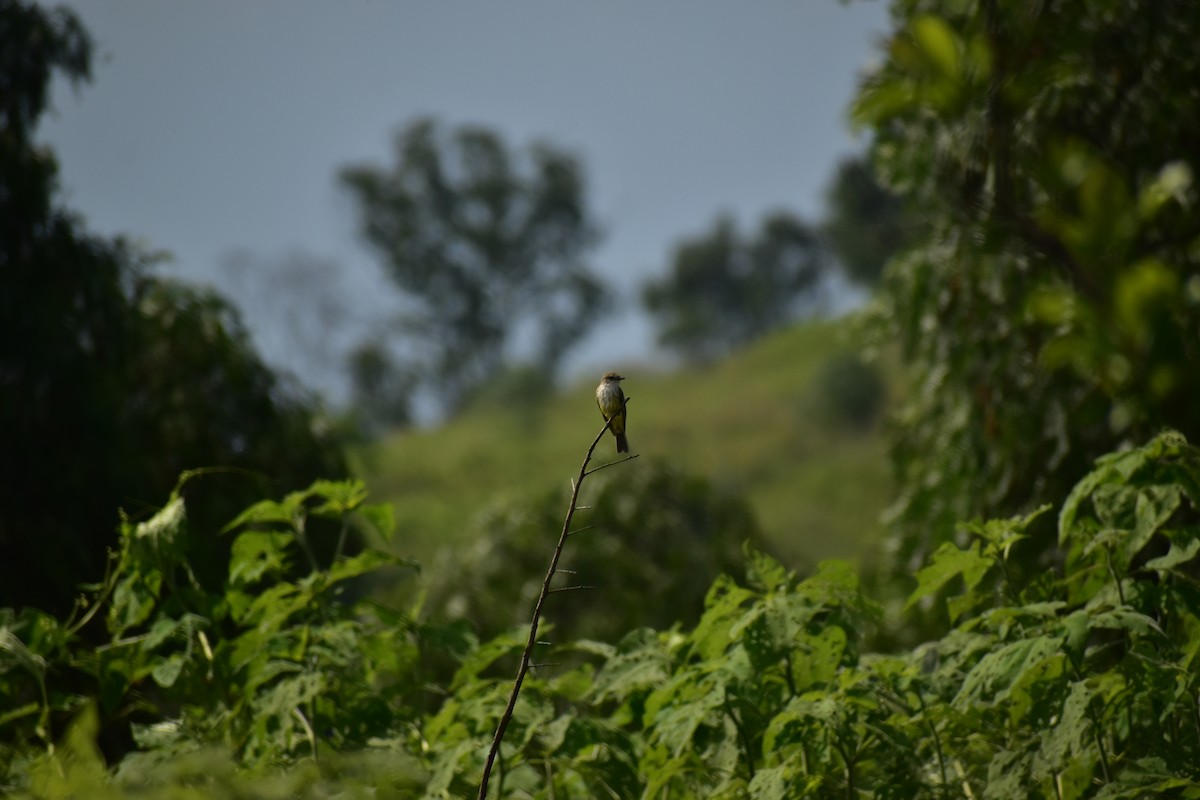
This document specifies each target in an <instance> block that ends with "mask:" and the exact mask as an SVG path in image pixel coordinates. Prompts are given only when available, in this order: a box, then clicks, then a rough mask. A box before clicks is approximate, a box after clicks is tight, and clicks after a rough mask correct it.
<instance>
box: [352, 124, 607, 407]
mask: <svg viewBox="0 0 1200 800" xmlns="http://www.w3.org/2000/svg"><path fill="white" fill-rule="evenodd" d="M395 150H396V152H395V156H396V163H395V164H394V165H393V166H391V167H388V168H381V167H377V166H359V167H350V168H347V169H344V170H343V171H342V173H341V180H342V184H343V185H344V186H345V187H346V189H347V190H348V191H349V192H350V194H351V196H352V197H353V199H354V201H355V203H356V206H357V209H358V211H359V214H360V217H361V225H360V228H361V232H362V235H363V237H364V238H365V240H366V241H367V242H368V243H369V244H370V245H371V247H372V248H373V249H374V250H375V251H376V252H377V253H378V254H379V256H380V258H381V259H382V260H383V263H384V265H385V267H386V268H387V270H388V273H389V275H390V276H391V277H392V279H393V280H394V281H395V282H396V284H397V285H398V286H399V287H400V289H401V290H402V292H403V293H404V299H405V302H406V303H407V304H408V308H407V311H406V312H405V316H404V319H403V321H402V326H401V328H402V331H401V332H402V334H403V335H404V337H405V346H406V348H407V350H408V351H409V352H410V353H411V354H412V358H413V363H412V364H406V365H404V366H405V368H406V369H409V370H410V371H414V372H415V373H416V374H417V375H418V376H419V377H420V378H422V379H423V381H424V383H425V386H426V388H429V389H433V390H434V391H436V392H437V393H438V395H439V396H440V398H441V399H442V400H443V401H445V402H447V403H448V404H449V405H450V407H452V408H453V407H455V406H457V405H458V404H459V403H460V402H462V401H463V400H464V399H465V398H466V397H467V396H468V395H470V394H471V392H472V391H474V390H475V389H476V388H478V387H479V386H481V385H483V384H484V383H486V382H487V381H488V380H489V379H490V378H492V377H493V376H495V375H496V374H497V373H498V372H499V370H500V369H501V368H502V366H503V362H504V359H505V358H506V357H507V356H510V355H511V353H509V352H508V348H509V346H510V345H511V343H512V339H513V338H514V336H515V335H516V334H517V333H518V330H519V326H520V325H524V324H526V323H527V322H528V323H530V324H532V325H533V326H534V327H535V328H536V331H535V335H536V346H537V348H538V352H537V354H536V361H537V363H538V364H539V366H540V367H541V368H542V369H544V370H545V371H547V372H549V373H551V374H553V373H554V372H555V371H556V369H557V367H558V365H559V363H560V362H561V360H562V358H563V356H564V355H565V354H566V353H567V352H568V350H569V349H570V348H571V347H572V346H573V345H574V344H575V343H576V342H578V341H579V339H580V338H581V337H582V336H583V335H584V334H585V333H586V332H587V331H588V330H589V329H590V328H591V327H592V325H593V324H594V323H595V322H596V321H597V319H599V317H600V316H601V315H602V314H603V313H604V312H605V311H606V310H607V308H608V302H609V293H608V291H607V289H606V288H605V286H604V285H603V284H602V283H601V282H600V281H599V280H598V279H597V278H596V277H595V276H593V275H592V274H591V273H590V272H589V271H588V270H587V269H586V268H585V266H584V265H583V263H582V258H583V256H584V255H585V253H586V252H587V251H588V250H589V249H590V248H591V246H592V245H593V244H594V243H595V241H596V239H597V231H596V228H595V224H594V223H593V221H592V220H591V218H590V213H589V211H588V209H587V206H586V202H585V197H584V175H583V170H582V167H581V166H580V164H579V162H578V161H577V160H576V159H575V158H573V157H572V156H570V155H568V154H566V153H564V152H562V151H559V150H557V149H555V148H553V147H551V146H549V145H545V144H538V145H535V146H533V147H531V148H529V150H528V152H527V153H524V154H520V153H516V152H513V151H511V150H510V149H509V148H507V147H506V145H505V143H504V142H503V141H502V140H501V138H500V137H499V136H498V135H497V134H496V133H495V132H493V131H490V130H487V129H485V128H477V127H469V126H467V127H461V128H458V129H456V130H454V131H453V132H452V133H451V134H450V135H448V136H447V135H446V134H444V133H443V132H442V131H441V129H440V128H439V126H438V125H437V124H436V123H435V122H434V121H433V120H432V119H421V120H417V121H416V122H413V123H412V124H410V125H409V126H408V127H406V128H405V129H404V130H403V131H402V132H401V133H400V134H399V135H398V136H397V137H396V141H395Z"/></svg>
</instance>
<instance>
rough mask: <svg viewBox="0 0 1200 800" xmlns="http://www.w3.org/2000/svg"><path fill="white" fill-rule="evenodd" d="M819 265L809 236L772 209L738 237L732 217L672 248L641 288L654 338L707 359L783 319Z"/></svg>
mask: <svg viewBox="0 0 1200 800" xmlns="http://www.w3.org/2000/svg"><path fill="white" fill-rule="evenodd" d="M824 269H825V261H824V258H823V256H822V252H821V248H820V245H819V242H818V240H817V237H816V235H815V234H814V233H813V232H812V231H811V230H810V229H809V227H808V226H807V225H805V224H804V222H802V221H801V220H799V219H797V218H796V217H794V216H792V215H790V214H787V213H783V212H777V213H775V214H771V215H769V216H767V217H766V218H765V219H763V221H762V223H761V225H760V227H759V230H758V233H757V234H756V235H755V236H754V237H753V238H750V239H745V238H743V237H742V236H741V235H740V234H739V233H738V231H737V228H736V226H735V224H734V222H733V220H732V219H730V218H729V217H721V218H719V219H718V220H717V221H716V223H715V224H714V225H713V227H712V228H711V229H710V230H709V231H708V232H707V233H704V234H701V235H700V236H697V237H695V238H693V239H688V240H685V241H683V242H681V243H680V244H679V245H677V246H676V248H675V253H674V256H673V257H672V264H671V267H670V272H669V274H668V275H667V276H666V277H664V278H662V279H661V280H657V281H654V280H652V281H647V282H646V284H645V285H644V286H643V287H642V303H643V305H644V306H645V307H646V310H647V311H649V312H650V314H651V315H652V316H654V317H655V318H656V320H657V324H658V341H659V343H660V344H662V345H663V346H664V347H667V348H669V349H671V350H674V351H676V352H678V353H680V354H681V355H683V356H684V358H686V359H687V360H689V361H693V362H704V361H710V360H712V359H714V358H716V357H718V356H720V355H722V354H723V353H726V352H728V351H729V350H732V349H733V348H736V347H738V346H740V345H743V344H746V343H748V342H751V341H753V340H754V339H756V338H758V337H759V336H762V335H763V334H765V333H767V332H769V331H771V330H774V329H776V328H779V327H780V326H782V325H784V324H785V323H786V322H788V321H789V320H790V319H792V318H793V316H794V315H795V313H796V306H797V300H798V298H799V297H800V296H801V295H803V294H805V293H809V294H810V295H811V294H812V293H813V292H815V290H816V289H817V287H818V285H819V281H820V279H821V277H822V275H823V272H824Z"/></svg>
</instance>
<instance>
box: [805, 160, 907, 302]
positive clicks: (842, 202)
mask: <svg viewBox="0 0 1200 800" xmlns="http://www.w3.org/2000/svg"><path fill="white" fill-rule="evenodd" d="M825 199H826V204H827V205H828V209H829V210H828V212H827V213H828V216H827V218H826V220H825V222H824V223H823V224H822V225H821V233H822V234H823V236H824V238H825V241H826V242H827V243H828V245H829V247H830V249H831V250H832V251H833V255H834V256H835V257H836V258H837V260H838V263H839V264H840V265H841V267H842V269H843V270H845V272H846V275H847V276H848V277H849V278H850V279H851V280H853V281H855V282H856V283H858V284H860V285H862V286H875V285H876V284H878V283H879V276H880V275H881V274H882V272H883V267H884V265H885V264H886V263H887V261H888V259H889V258H891V257H892V256H893V255H895V254H896V253H898V252H899V251H900V250H901V249H903V247H904V245H905V243H906V242H907V241H909V240H910V239H911V238H912V237H913V236H914V235H915V230H914V228H915V227H916V225H917V219H916V215H914V214H911V213H906V212H905V207H904V204H903V202H902V201H901V200H900V198H899V196H897V195H895V194H893V193H892V192H890V191H888V190H887V189H885V188H884V187H883V186H881V185H880V184H879V181H878V180H877V179H876V177H875V173H874V171H873V169H872V167H871V163H870V161H868V160H865V159H864V158H862V157H856V158H847V159H844V160H843V161H842V162H841V163H840V164H838V167H837V172H836V173H835V174H834V178H833V181H832V182H831V183H830V185H829V189H828V191H827V192H826V198H825Z"/></svg>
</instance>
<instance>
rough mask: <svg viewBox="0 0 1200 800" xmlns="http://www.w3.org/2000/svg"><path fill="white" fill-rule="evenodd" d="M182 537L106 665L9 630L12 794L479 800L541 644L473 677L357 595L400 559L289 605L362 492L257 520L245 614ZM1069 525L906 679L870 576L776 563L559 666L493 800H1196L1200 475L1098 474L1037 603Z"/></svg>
mask: <svg viewBox="0 0 1200 800" xmlns="http://www.w3.org/2000/svg"><path fill="white" fill-rule="evenodd" d="M184 511H185V505H184V503H183V501H182V500H181V499H180V498H179V497H178V496H175V497H173V498H172V500H171V501H170V502H169V503H168V504H167V506H166V507H164V509H163V510H162V511H161V512H160V513H159V514H158V515H157V516H156V517H154V518H153V519H151V520H149V521H147V522H144V523H141V524H138V525H132V524H127V525H126V526H125V527H124V528H123V540H122V541H123V547H122V551H121V553H120V555H119V557H118V558H117V560H116V563H115V566H114V569H113V571H112V573H111V574H110V576H109V577H108V578H107V579H106V580H105V581H104V584H103V586H102V587H101V588H99V590H98V591H99V595H98V597H99V599H100V600H101V601H102V602H101V603H100V604H97V605H96V606H95V609H96V613H97V615H102V616H103V617H104V619H105V621H106V625H107V630H108V631H109V633H110V635H111V637H112V640H111V642H110V643H109V644H108V645H105V646H103V647H100V648H97V649H94V650H88V649H86V648H82V647H80V646H79V643H78V641H77V639H76V638H75V633H74V627H75V625H72V624H71V623H70V622H67V623H63V622H60V621H58V620H55V619H54V618H52V617H50V616H48V615H45V614H40V613H35V612H30V611H26V612H23V613H22V614H19V615H18V614H13V613H12V612H4V613H3V615H2V620H0V645H2V646H0V656H2V659H0V699H2V700H3V705H2V706H0V707H3V708H6V709H11V711H8V712H6V713H5V714H4V716H3V717H2V718H0V734H2V735H3V743H4V749H3V751H2V753H3V757H4V762H3V764H4V769H5V773H4V774H5V775H6V778H5V781H6V787H5V788H6V789H7V790H9V791H10V793H15V796H17V797H34V796H36V797H44V798H58V797H67V796H71V795H72V793H76V794H77V793H79V792H81V791H84V792H85V793H87V794H88V796H96V797H114V798H116V797H142V796H156V797H173V796H175V795H176V794H178V795H179V796H181V797H206V796H212V797H216V796H231V795H230V791H231V790H230V788H229V787H230V786H234V785H236V786H238V787H240V788H238V789H237V790H236V796H242V797H277V796H282V795H287V796H310V795H309V794H304V793H303V792H310V793H311V792H314V791H316V789H315V788H314V787H321V788H324V789H325V790H326V791H328V792H330V793H336V792H343V793H345V794H346V796H374V793H375V792H385V793H386V792H393V793H395V792H400V793H402V794H404V795H406V796H424V797H428V798H445V797H459V796H464V795H467V794H471V793H473V792H474V787H475V786H476V785H477V782H478V780H479V776H480V768H481V764H482V758H483V754H484V752H485V751H486V749H487V744H488V742H489V741H490V739H491V736H492V731H493V729H494V726H495V722H496V720H497V719H498V717H499V715H500V712H501V710H502V709H503V706H504V703H505V699H506V697H507V694H508V688H509V686H508V684H509V681H508V680H507V679H505V678H503V677H500V678H498V677H494V674H493V670H492V666H493V665H494V664H495V663H496V662H497V660H499V659H505V658H506V657H511V656H512V655H514V654H515V653H517V652H518V651H519V650H520V648H521V646H522V643H523V639H524V636H523V634H522V633H521V632H520V631H519V630H516V631H513V632H511V633H505V634H502V635H500V636H499V637H497V638H496V639H494V640H492V641H491V642H488V643H486V644H483V645H481V646H478V647H468V648H466V649H464V648H463V647H462V645H463V644H468V645H469V642H470V640H469V639H463V638H462V634H461V632H458V633H456V632H455V629H454V628H445V627H436V626H421V625H417V624H415V623H414V622H413V621H412V619H411V618H409V617H408V616H406V615H403V614H391V615H389V614H386V613H385V612H383V611H382V610H381V609H379V608H378V607H377V606H375V605H373V604H371V603H364V602H361V601H360V602H357V603H355V602H352V601H348V600H346V596H345V595H339V594H338V592H337V587H338V586H339V585H343V584H344V581H345V580H347V579H349V578H351V577H353V576H355V575H360V574H366V573H368V572H370V571H373V570H376V569H379V568H380V567H381V566H382V565H384V564H385V563H389V562H390V559H387V558H386V557H384V556H382V555H381V554H379V553H377V552H375V551H369V552H367V553H363V554H361V555H360V556H358V557H355V558H353V559H346V558H336V559H335V560H334V562H333V563H332V565H331V566H330V567H329V569H327V570H325V569H315V570H312V571H311V572H309V573H308V575H307V576H305V577H304V578H301V579H299V580H281V579H280V578H281V576H282V575H283V569H282V565H283V564H284V562H286V561H287V560H289V559H294V560H302V559H305V558H306V556H305V555H304V553H305V552H306V550H307V549H309V548H308V547H307V546H306V545H305V531H306V529H307V526H306V525H305V524H304V521H305V520H306V519H308V518H309V517H319V516H332V517H335V518H338V519H345V518H346V515H347V514H354V515H361V516H363V517H366V518H369V519H371V520H374V521H375V522H377V523H379V524H380V525H382V530H383V531H386V530H387V527H388V526H387V520H388V516H387V513H386V511H385V510H384V509H383V508H381V507H371V506H365V505H363V504H362V490H361V487H360V486H358V485H356V484H345V483H343V484H329V483H321V484H317V485H314V486H313V487H311V488H310V489H309V490H308V491H306V492H302V493H297V494H294V495H291V496H289V497H287V498H285V499H284V500H283V501H281V502H263V503H259V504H256V505H255V506H252V507H251V508H249V509H247V511H245V512H244V513H243V514H241V515H240V516H239V517H238V518H237V519H236V520H234V522H233V523H231V524H230V526H229V529H230V531H231V532H232V533H236V535H237V540H236V544H235V548H234V551H235V555H234V557H233V559H231V562H230V571H229V576H228V582H227V588H226V594H225V596H224V597H223V598H214V597H211V596H209V597H205V596H203V595H201V594H199V593H197V592H196V591H195V589H194V587H193V586H191V584H190V581H189V579H188V575H187V569H186V565H185V564H183V563H182V562H181V561H179V559H178V553H179V552H180V551H179V548H178V546H177V543H178V541H179V539H180V536H181V535H182V532H183V526H184V524H185V514H184ZM1045 512H1046V509H1045V508H1043V509H1040V510H1037V511H1035V512H1033V513H1032V514H1029V515H1026V516H1022V517H1015V518H1012V519H1006V520H992V521H989V522H987V523H982V524H971V525H968V526H966V528H965V530H964V532H965V534H966V538H965V540H964V543H963V544H962V545H956V544H949V543H947V544H944V545H943V546H942V547H941V548H939V550H938V552H937V553H936V554H935V555H934V556H933V557H932V558H931V559H930V561H929V562H928V563H927V564H926V565H925V566H924V567H923V568H922V569H921V570H920V571H919V572H918V575H917V589H916V590H915V591H914V592H913V594H912V596H911V597H910V598H909V605H910V607H917V606H920V605H924V604H928V603H931V602H940V600H939V598H940V597H943V596H947V597H948V608H949V614H950V617H951V619H952V620H953V627H952V629H951V630H949V631H948V632H947V633H946V634H945V635H944V636H942V637H941V638H940V639H938V640H934V641H930V642H927V643H925V644H922V645H920V646H919V647H916V648H913V649H912V650H909V651H906V652H897V653H893V654H882V653H873V652H869V650H868V648H867V641H868V640H869V639H870V638H871V636H870V634H871V631H872V630H873V629H874V628H875V627H877V626H879V625H882V624H888V625H890V624H895V621H891V620H888V621H885V620H884V618H883V617H882V615H881V611H880V608H879V606H877V605H876V604H875V603H873V602H872V601H871V600H870V599H868V598H867V597H866V596H865V595H864V592H863V589H862V587H861V585H860V583H859V581H858V578H857V576H856V575H855V573H854V571H853V569H852V568H851V567H850V566H849V565H847V564H845V563H843V562H839V561H826V562H823V563H822V564H821V565H820V566H819V567H818V568H817V570H816V571H815V572H814V573H813V574H812V575H810V576H809V577H807V578H804V579H802V580H801V579H798V578H797V577H796V575H795V574H793V573H791V572H789V571H788V570H786V569H785V568H784V567H782V566H780V565H779V564H778V563H777V562H775V561H774V560H772V559H771V558H769V557H767V556H764V555H762V554H759V553H757V552H755V551H754V550H753V549H747V551H746V559H745V564H746V572H745V579H744V580H743V581H736V580H734V579H733V578H731V577H729V576H722V577H719V578H717V580H716V581H715V582H713V584H712V586H711V588H710V589H709V591H708V593H707V597H706V599H705V610H704V613H703V615H702V616H701V617H700V619H699V621H698V622H697V623H696V624H695V626H694V627H691V628H686V629H683V628H680V627H679V626H675V627H673V628H672V629H669V630H666V631H662V632H655V631H653V630H650V629H645V628H643V629H635V630H632V631H630V632H628V633H627V634H625V635H624V636H623V637H622V638H621V639H620V640H619V641H618V642H617V643H616V644H608V643H603V642H596V641H579V642H575V643H568V644H563V645H559V646H557V647H553V648H550V649H548V650H547V651H546V652H545V653H542V654H540V655H542V656H545V657H546V658H554V659H558V658H562V657H567V658H569V659H570V660H571V662H572V664H573V666H570V667H559V668H555V667H553V666H547V667H543V668H540V669H538V670H537V671H536V672H535V674H534V675H532V676H530V677H529V678H528V679H527V680H526V682H525V685H524V688H523V691H522V694H521V696H520V701H519V702H518V704H517V707H516V713H515V716H514V717H513V721H512V724H511V725H510V727H509V730H508V735H507V737H506V739H505V744H504V746H503V747H502V749H501V755H500V759H499V762H498V765H499V766H498V774H497V776H496V777H495V780H494V781H493V788H494V794H493V795H492V796H494V797H531V798H548V797H596V796H603V797H647V798H649V797H660V796H663V794H664V793H669V794H671V795H672V796H685V797H727V798H764V799H766V798H784V797H796V796H806V797H807V796H811V797H830V798H843V797H876V798H900V797H903V798H944V797H948V796H967V797H979V798H1008V797H1026V796H1037V797H1055V798H1059V797H1061V798H1071V799H1072V800H1075V799H1076V798H1135V797H1145V796H1172V797H1185V798H1186V797H1192V798H1195V797H1200V781H1198V780H1197V778H1196V776H1197V775H1200V728H1198V727H1197V726H1198V724H1200V723H1198V720H1200V705H1198V703H1200V669H1197V666H1198V665H1197V658H1200V591H1198V588H1200V586H1198V580H1200V449H1198V448H1196V447H1193V446H1191V445H1189V444H1187V442H1186V441H1185V440H1184V439H1183V437H1182V436H1180V435H1179V434H1176V433H1168V434H1164V435H1162V436H1159V437H1157V438H1155V439H1154V440H1152V441H1151V442H1149V443H1148V444H1147V445H1145V446H1144V447H1141V448H1139V449H1135V450H1129V451H1125V452H1120V453H1114V454H1112V455H1109V456H1106V457H1104V458H1102V459H1101V460H1100V461H1099V462H1098V463H1097V464H1096V467H1095V469H1094V470H1093V471H1092V472H1091V473H1089V474H1088V475H1087V476H1086V477H1084V479H1083V480H1081V481H1080V482H1079V483H1078V484H1076V486H1075V488H1074V489H1073V490H1072V491H1071V492H1070V494H1069V495H1068V496H1067V498H1066V500H1065V501H1064V502H1063V503H1062V511H1061V513H1060V514H1059V516H1058V522H1057V531H1058V537H1059V543H1060V546H1061V548H1062V552H1063V553H1064V554H1065V555H1064V561H1063V562H1062V564H1061V568H1060V569H1057V570H1052V571H1050V572H1047V573H1043V574H1041V575H1039V576H1036V577H1035V578H1034V579H1032V580H1017V579H1014V573H1013V572H1012V571H1011V570H1010V563H1011V557H1012V554H1013V552H1015V550H1016V548H1018V547H1020V545H1021V543H1022V542H1023V541H1024V539H1025V537H1026V536H1027V535H1028V534H1029V531H1030V530H1031V528H1032V526H1033V525H1034V524H1035V523H1037V522H1038V520H1039V517H1043V516H1045ZM310 545H311V543H310ZM447 643H448V644H449V645H451V649H454V650H455V651H456V652H457V653H458V654H459V658H460V664H461V666H460V667H459V668H458V670H457V673H456V674H455V675H454V677H453V678H452V679H450V680H448V682H446V683H445V684H444V685H442V686H441V687H440V688H438V689H437V690H436V694H437V696H438V697H440V698H441V699H442V702H441V703H440V705H436V706H428V705H426V703H425V701H424V695H425V691H426V687H425V684H424V682H423V680H422V677H421V672H420V662H421V658H422V655H423V654H427V652H428V651H427V648H429V647H438V646H444V645H445V644H447ZM78 675H83V676H87V677H88V678H89V679H90V681H91V684H90V687H91V688H90V690H81V689H80V686H81V684H80V681H79V680H78V679H77V678H76V677H75V676H78ZM135 713H139V714H142V715H143V718H142V719H141V720H139V724H137V725H135V726H133V730H134V732H135V734H136V744H137V748H138V749H137V751H136V752H134V753H131V754H129V755H127V756H126V757H125V758H124V759H123V760H122V761H120V763H118V764H116V765H115V768H113V769H111V770H106V767H105V762H104V761H103V760H102V758H101V756H100V754H99V752H98V751H97V749H96V742H97V741H100V742H101V743H103V741H104V734H103V730H104V723H103V721H104V720H106V719H112V718H114V717H116V718H120V717H128V716H130V715H132V714H135ZM314 754H315V755H319V758H314V757H313V756H314ZM231 756H232V760H231ZM254 764H257V765H258V766H257V767H254V768H253V769H252V770H250V771H249V772H247V771H246V769H247V767H249V766H251V765H254ZM385 764H386V767H385V766H384V765H385ZM279 765H288V769H287V770H286V771H282V772H281V771H279V770H278V766H279ZM305 787H306V788H305ZM185 789H186V791H187V792H189V793H187V794H184V791H185ZM422 792H423V794H422ZM312 796H316V795H312Z"/></svg>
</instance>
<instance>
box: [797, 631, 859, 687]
mask: <svg viewBox="0 0 1200 800" xmlns="http://www.w3.org/2000/svg"><path fill="white" fill-rule="evenodd" d="M846 642H847V637H846V632H845V631H844V630H842V629H841V628H839V627H838V626H836V625H830V626H828V627H826V628H823V629H822V630H821V631H820V633H818V634H816V635H815V636H807V637H804V638H803V639H802V640H801V641H800V642H799V643H798V648H797V650H796V651H795V652H794V653H793V654H792V676H793V680H794V682H795V685H796V691H798V692H806V691H808V690H809V688H810V687H813V686H819V685H821V684H824V683H827V682H828V681H830V680H832V679H833V676H834V675H836V674H837V671H838V667H839V666H840V665H841V663H842V656H843V655H844V654H845V652H846Z"/></svg>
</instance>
